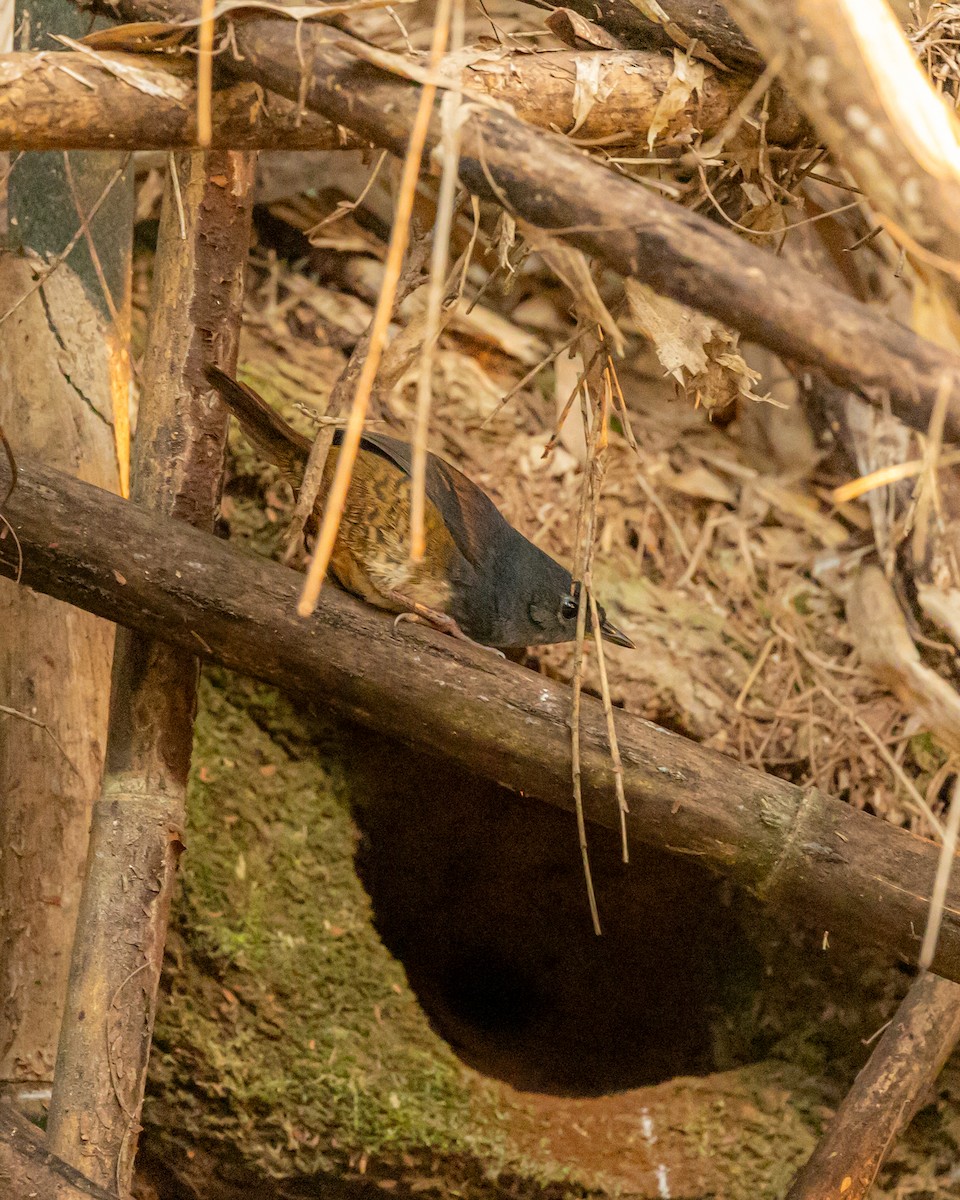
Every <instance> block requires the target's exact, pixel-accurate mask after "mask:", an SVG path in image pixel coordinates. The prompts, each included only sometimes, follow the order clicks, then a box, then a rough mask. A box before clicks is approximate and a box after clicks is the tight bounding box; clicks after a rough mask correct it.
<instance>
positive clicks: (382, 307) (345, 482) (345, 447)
mask: <svg viewBox="0 0 960 1200" xmlns="http://www.w3.org/2000/svg"><path fill="white" fill-rule="evenodd" d="M451 6H452V0H438V4H437V11H436V16H435V18H434V26H433V39H432V41H431V45H430V58H429V62H430V69H431V71H433V70H435V69H436V67H437V65H438V64H439V62H440V59H441V58H442V56H443V51H444V48H445V46H446V44H447V35H448V32H449V25H450V13H451ZM435 95H436V86H435V85H431V84H427V85H425V86H424V87H423V89H422V91H421V93H420V99H419V103H418V105H417V112H416V116H415V118H414V123H413V128H412V129H411V131H410V142H409V145H408V146H407V154H406V157H405V159H404V162H403V172H402V174H401V178H400V189H399V193H398V196H397V208H396V213H395V216H394V221H393V229H392V230H391V233H390V244H389V247H388V249H387V259H386V262H385V264H384V279H383V285H382V287H381V290H380V296H379V299H378V300H377V307H376V311H375V312H374V317H373V322H372V325H371V328H370V346H369V351H368V353H367V357H366V359H365V360H364V363H363V368H362V370H361V372H360V377H359V379H358V380H357V390H356V394H355V395H354V398H353V405H352V407H351V409H350V419H349V422H348V424H347V427H346V429H345V431H344V435H343V442H342V444H341V446H340V455H339V458H338V459H337V469H336V471H335V472H334V476H333V481H332V483H331V485H330V492H329V495H328V496H327V505H326V509H325V511H324V514H323V521H322V523H321V525H320V531H319V534H318V536H317V544H316V547H315V548H314V551H313V557H312V558H311V560H310V565H309V567H308V569H307V578H306V580H305V582H304V585H303V591H302V593H301V596H300V602H299V603H298V605H297V612H298V613H299V614H300V616H302V617H308V616H310V614H311V613H312V612H313V610H314V609H315V608H316V606H317V600H318V599H319V597H320V588H321V587H322V585H323V579H324V576H325V575H326V573H327V568H328V567H329V565H330V557H331V555H332V554H333V547H334V543H335V542H336V539H337V531H338V530H339V528H340V518H341V516H342V515H343V507H344V504H345V503H346V499H347V492H348V490H349V488H350V479H351V477H352V475H353V464H354V463H355V462H356V458H357V452H358V451H359V449H360V439H361V438H362V436H363V425H364V421H365V420H366V415H367V407H368V405H369V403H370V395H371V392H372V391H373V383H374V379H375V378H376V374H377V368H378V367H379V365H380V359H381V357H382V355H383V349H384V345H385V344H386V339H387V330H388V327H389V324H390V316H391V314H392V312H393V301H394V297H395V295H396V291H397V284H398V283H399V281H400V273H401V270H402V267H403V257H404V254H405V253H406V249H407V244H408V242H409V240H410V217H411V215H412V212H413V201H414V197H415V195H416V190H417V178H418V177H419V174H420V161H421V159H422V158H423V147H424V145H425V143H426V140H427V131H428V129H429V126H430V114H431V111H432V109H433V101H434V97H435Z"/></svg>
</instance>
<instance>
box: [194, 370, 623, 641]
mask: <svg viewBox="0 0 960 1200" xmlns="http://www.w3.org/2000/svg"><path fill="white" fill-rule="evenodd" d="M205 374H206V377H207V380H208V381H209V383H210V384H211V386H212V387H213V388H214V389H215V390H216V391H217V392H218V393H219V394H220V396H221V398H222V399H223V401H224V403H225V404H226V406H227V408H228V409H229V410H230V411H231V412H232V413H233V415H234V416H235V417H236V418H237V420H238V421H239V422H240V426H241V428H242V429H243V432H244V434H245V435H246V437H247V438H248V439H249V440H250V441H251V442H252V443H253V445H254V446H255V447H256V448H257V449H258V450H259V451H260V452H261V454H263V455H264V457H265V458H266V459H267V460H268V461H269V462H272V463H274V464H275V465H276V466H278V467H279V468H280V470H281V472H282V473H283V475H284V476H285V478H287V479H288V480H289V481H290V482H291V483H292V484H293V485H294V486H295V487H296V486H299V484H300V481H301V479H302V477H303V472H304V468H305V467H306V463H307V456H308V454H309V452H310V441H309V439H308V438H306V437H304V436H303V435H302V434H300V433H297V431H296V430H295V429H293V428H291V426H290V425H288V424H287V422H286V421H284V419H283V418H282V417H281V416H280V415H279V414H278V413H276V412H274V410H273V409H272V408H270V406H269V405H268V404H267V403H266V402H265V401H264V400H263V399H262V398H261V397H260V396H258V395H257V393H256V392H254V391H253V390H252V389H251V388H249V387H247V386H246V385H245V384H242V383H238V382H237V380H235V379H231V378H230V376H229V375H226V374H224V372H223V371H221V370H219V368H217V367H214V366H208V367H206V368H205ZM340 440H341V435H340V433H339V432H338V433H337V434H336V436H335V437H334V445H333V447H332V448H331V451H330V454H329V456H328V458H327V462H326V466H325V468H324V476H323V484H322V486H321V490H320V496H319V499H318V501H317V505H318V508H322V504H323V500H324V497H325V495H326V493H327V491H328V489H329V487H330V481H331V479H332V478H333V472H334V470H335V468H336V462H337V453H338V445H339V442H340ZM412 457H413V450H412V447H411V446H410V445H409V444H408V443H407V442H401V441H398V440H397V439H396V438H392V437H385V436H384V435H383V434H379V433H368V434H365V435H364V437H363V441H362V443H361V447H360V453H359V455H358V456H357V462H356V465H355V466H354V470H353V478H352V480H351V483H350V490H349V492H348V494H347V502H346V506H345V508H344V512H343V518H342V520H341V522H340V530H339V533H338V534H337V541H336V545H335V546H334V550H333V556H332V558H331V560H330V568H331V571H332V572H333V574H334V576H335V577H336V579H337V582H338V583H339V584H340V585H341V587H343V588H345V589H346V591H348V592H352V593H353V594H354V595H355V596H359V597H360V598H361V599H362V600H366V601H367V602H368V603H369V604H373V605H375V606H376V607H377V608H383V609H387V610H388V611H389V612H395V613H403V614H411V615H413V616H416V617H419V618H421V619H422V620H424V621H426V622H427V623H429V624H431V625H433V626H435V627H436V628H437V629H441V630H443V631H444V632H446V633H450V634H452V635H454V636H455V637H461V638H466V639H468V640H470V641H474V642H480V643H481V644H482V645H485V646H494V647H497V648H502V649H509V648H515V647H521V646H533V645H545V644H547V643H550V642H568V641H572V640H573V638H575V637H576V629H577V607H578V603H579V597H578V592H577V591H575V590H574V585H573V580H572V578H571V576H570V572H569V571H567V570H565V569H564V568H563V567H561V566H560V564H559V563H557V562H554V560H553V559H552V558H550V556H549V555H547V554H544V552H543V551H542V550H540V549H538V548H537V547H536V546H534V545H533V543H532V542H529V541H527V539H526V538H525V537H524V536H523V534H521V533H518V532H517V530H516V529H514V528H513V526H512V525H509V524H508V523H507V522H506V521H505V520H504V518H503V517H502V516H501V515H500V513H499V512H498V511H497V509H496V507H495V506H494V504H493V502H492V501H491V500H490V499H489V498H488V497H487V496H486V495H485V494H484V493H483V492H482V491H481V490H480V488H478V487H477V485H476V484H475V483H472V482H471V481H470V480H469V479H468V478H467V477H466V476H465V475H463V474H462V473H461V472H460V471H458V470H456V468H454V467H451V466H450V465H449V463H445V462H444V461H443V460H442V459H440V458H437V456H436V455H435V454H428V455H427V473H426V506H425V507H426V515H425V535H426V553H425V555H424V558H423V560H422V562H418V563H414V562H411V560H410V551H409V532H410V508H411V494H412V484H411V479H410V476H411V472H412ZM577 587H578V588H579V585H577ZM598 611H599V615H600V630H601V632H602V634H603V636H604V637H605V638H607V639H608V640H609V641H611V642H613V643H615V644H616V645H618V646H629V647H632V646H633V643H632V642H631V641H630V639H629V638H628V637H627V636H626V634H625V633H623V632H621V630H619V629H618V628H617V627H616V626H615V625H613V624H611V623H610V622H609V621H608V620H607V618H606V614H605V613H604V611H603V609H602V608H601V609H599V610H598ZM587 628H588V629H589V628H590V613H589V610H588V612H587Z"/></svg>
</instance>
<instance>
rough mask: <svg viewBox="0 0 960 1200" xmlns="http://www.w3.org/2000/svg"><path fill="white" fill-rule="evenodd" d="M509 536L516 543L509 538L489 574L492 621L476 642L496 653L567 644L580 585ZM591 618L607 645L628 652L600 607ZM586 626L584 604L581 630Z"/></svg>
mask: <svg viewBox="0 0 960 1200" xmlns="http://www.w3.org/2000/svg"><path fill="white" fill-rule="evenodd" d="M511 532H513V533H514V534H515V538H516V539H519V541H517V540H515V539H511V544H510V546H509V548H508V553H507V554H504V555H501V556H500V561H499V563H498V567H497V570H496V571H495V572H494V573H493V574H492V578H491V581H490V590H489V591H488V597H489V608H490V611H491V613H492V615H493V619H492V620H491V622H490V627H489V628H488V629H486V630H484V631H483V635H482V636H480V637H478V638H477V640H478V641H483V642H485V643H486V644H487V645H490V646H498V647H501V648H502V649H508V648H515V647H518V646H546V645H550V644H552V643H554V642H572V641H573V640H574V639H575V638H576V636H577V612H578V608H579V604H580V584H579V583H577V584H575V583H574V582H573V579H572V577H571V575H570V572H569V571H567V570H566V569H565V568H564V567H561V566H560V564H559V563H558V562H555V561H554V560H553V559H552V558H551V557H550V556H549V555H548V554H544V552H543V551H542V550H540V549H538V548H537V547H536V546H534V545H533V544H532V543H531V542H529V541H527V539H526V538H524V537H523V536H522V535H521V534H519V533H516V531H515V530H512V531H511ZM521 543H522V544H521ZM584 603H587V600H586V598H584ZM597 615H598V616H599V618H600V632H601V633H602V634H603V636H604V637H605V638H606V639H607V641H609V642H613V644H614V645H616V646H627V647H629V648H630V649H632V648H633V642H631V640H630V639H629V638H628V637H627V635H626V634H625V633H624V632H623V631H622V630H620V629H618V628H617V627H616V625H614V624H613V623H612V622H611V621H608V620H607V615H606V613H605V612H604V610H603V608H602V607H601V606H600V605H597ZM592 628H593V623H592V621H591V618H590V609H589V606H588V608H587V619H586V629H587V632H588V633H589V632H591V631H592Z"/></svg>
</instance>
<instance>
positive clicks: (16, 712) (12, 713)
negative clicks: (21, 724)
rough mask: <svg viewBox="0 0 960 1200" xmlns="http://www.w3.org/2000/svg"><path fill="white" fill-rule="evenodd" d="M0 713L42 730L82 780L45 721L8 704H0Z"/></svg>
mask: <svg viewBox="0 0 960 1200" xmlns="http://www.w3.org/2000/svg"><path fill="white" fill-rule="evenodd" d="M0 713H2V714H3V715H4V716H7V717H15V718H16V720H18V721H26V722H27V724H28V725H33V726H35V727H36V728H37V729H40V730H42V731H43V732H44V733H45V734H46V735H47V737H48V738H49V739H50V741H51V742H53V744H54V745H55V746H56V748H57V749H58V750H59V751H60V753H61V755H62V756H63V760H64V762H65V763H66V764H67V766H68V767H69V768H70V770H71V771H72V772H73V773H74V775H76V776H77V777H78V778H82V776H81V775H80V771H79V770H78V768H77V766H76V764H75V763H74V761H73V759H72V758H71V757H70V755H69V754H68V753H67V752H66V750H64V748H63V746H62V745H61V744H60V742H59V741H58V740H57V736H56V734H55V733H54V732H53V730H52V729H51V728H50V726H49V725H48V724H47V723H46V722H45V721H38V720H37V718H36V717H31V716H30V715H29V714H28V713H25V712H21V711H20V709H18V708H9V707H8V706H7V705H6V704H0Z"/></svg>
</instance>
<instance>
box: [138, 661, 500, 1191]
mask: <svg viewBox="0 0 960 1200" xmlns="http://www.w3.org/2000/svg"><path fill="white" fill-rule="evenodd" d="M348 739H349V734H348V733H347V732H345V731H344V730H343V729H342V728H339V727H334V726H330V727H327V728H326V729H323V730H322V731H321V732H320V733H317V731H316V727H315V725H314V724H313V723H312V722H308V721H306V720H304V718H303V717H302V715H301V714H299V713H298V712H297V711H296V710H295V709H294V707H293V706H292V705H291V704H290V703H289V702H288V701H286V700H284V699H282V698H281V697H280V696H278V695H277V693H275V692H273V691H272V690H271V689H269V688H267V687H264V686H261V685H258V684H255V683H252V682H248V681H243V680H239V679H235V678H232V677H230V676H229V675H227V674H226V673H224V672H211V673H209V674H208V675H207V676H206V677H205V678H204V680H203V682H202V685H201V706H200V713H199V716H198V720H197V726H196V739H195V750H194V766H193V773H192V778H191V785H190V792H189V824H188V837H187V851H186V854H185V855H184V859H183V865H182V872H181V883H180V889H179V895H178V898H177V900H176V909H175V929H176V936H175V941H174V954H173V955H172V956H171V957H173V958H175V959H176V962H175V965H172V966H171V967H170V969H169V971H168V973H167V984H168V989H167V991H166V994H165V995H164V997H163V1000H162V1004H161V1008H160V1012H159V1015H158V1019H157V1030H156V1038H155V1050H154V1059H153V1063H152V1067H151V1080H152V1087H151V1091H152V1096H153V1103H154V1111H155V1112H156V1113H157V1114H158V1115H159V1109H160V1108H162V1109H164V1110H165V1111H164V1113H163V1122H164V1124H165V1125H166V1126H167V1128H170V1125H171V1121H173V1123H174V1124H176V1123H180V1124H181V1125H185V1126H186V1127H187V1130H188V1131H189V1132H190V1133H191V1134H193V1135H195V1136H198V1137H202V1138H209V1137H210V1136H211V1134H212V1135H214V1136H218V1135H219V1136H222V1137H224V1138H229V1139H231V1140H233V1141H234V1142H235V1144H241V1145H245V1146H246V1147H247V1148H248V1153H249V1156H250V1159H251V1161H254V1162H256V1163H258V1164H259V1165H261V1166H263V1167H266V1168H268V1169H270V1170H273V1171H282V1172H284V1173H285V1172H289V1171H312V1170H320V1169H323V1168H325V1167H329V1165H330V1164H331V1162H332V1161H333V1160H334V1159H337V1160H341V1159H342V1158H343V1157H344V1156H349V1155H351V1154H355V1153H361V1152H366V1153H369V1154H382V1153H387V1152H402V1151H405V1150H406V1149H409V1148H416V1149H418V1150H423V1149H428V1150H430V1149H433V1150H438V1151H443V1152H445V1153H474V1154H479V1155H481V1156H482V1157H483V1158H485V1159H486V1160H487V1161H488V1162H489V1161H493V1162H496V1161H499V1160H501V1159H502V1139H501V1132H500V1122H499V1118H498V1116H497V1113H496V1111H495V1107H494V1100H493V1093H492V1091H488V1090H486V1089H485V1088H484V1087H483V1086H482V1085H481V1084H479V1083H477V1082H476V1081H475V1077H473V1076H472V1075H470V1073H469V1072H467V1071H466V1070H465V1069H464V1068H463V1067H462V1066H461V1065H460V1064H459V1063H458V1062H457V1060H456V1059H455V1058H454V1057H453V1055H452V1054H451V1052H450V1050H449V1049H448V1048H447V1046H446V1045H445V1044H444V1043H443V1042H442V1041H441V1040H440V1039H439V1038H437V1037H436V1036H435V1035H434V1034H433V1033H432V1032H431V1030H430V1029H429V1027H428V1025H427V1023H426V1021H425V1019H424V1017H423V1015H422V1013H421V1012H420V1009H419V1007H418V1006H417V1004H416V1001H415V1000H414V998H413V996H412V994H411V993H410V991H409V989H408V988H407V985H406V981H405V976H404V973H403V970H402V968H401V967H400V966H399V965H398V964H397V963H396V962H395V961H394V960H393V959H392V958H391V957H390V956H389V954H388V953H387V952H386V951H385V950H384V948H383V946H382V945H381V943H380V941H379V939H378V938H377V936H376V934H375V932H374V930H373V927H372V924H371V920H370V910H369V903H368V900H367V897H366V894H365V892H364V891H363V889H362V887H361V885H360V883H359V881H358V880H357V877H356V875H355V873H354V870H353V849H354V840H355V836H356V835H355V831H354V826H353V824H352V822H351V819H350V816H349V808H348V774H347V772H345V770H344V762H345V756H347V755H349V752H350V746H349V742H348ZM171 1108H172V1110H173V1111H171ZM150 1119H151V1110H150V1109H149V1107H148V1110H147V1120H148V1121H149V1120H150Z"/></svg>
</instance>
